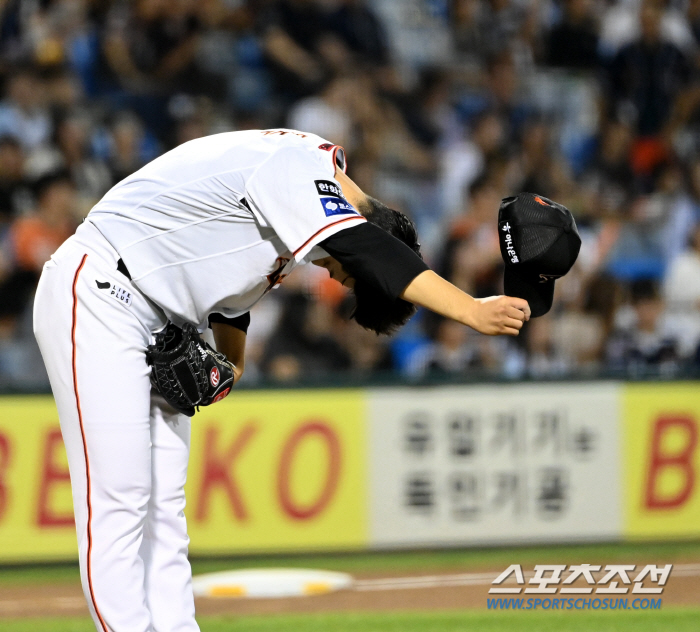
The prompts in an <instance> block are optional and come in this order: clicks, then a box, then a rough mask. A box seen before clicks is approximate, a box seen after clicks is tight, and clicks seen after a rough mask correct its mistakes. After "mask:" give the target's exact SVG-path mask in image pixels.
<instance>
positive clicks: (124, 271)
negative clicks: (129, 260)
mask: <svg viewBox="0 0 700 632" xmlns="http://www.w3.org/2000/svg"><path fill="white" fill-rule="evenodd" d="M117 270H119V272H121V273H122V274H123V275H124V276H125V277H126V278H127V279H129V281H131V275H130V274H129V269H128V268H127V267H126V264H125V263H124V259H119V261H117Z"/></svg>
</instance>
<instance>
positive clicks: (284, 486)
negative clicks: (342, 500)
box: [277, 422, 340, 520]
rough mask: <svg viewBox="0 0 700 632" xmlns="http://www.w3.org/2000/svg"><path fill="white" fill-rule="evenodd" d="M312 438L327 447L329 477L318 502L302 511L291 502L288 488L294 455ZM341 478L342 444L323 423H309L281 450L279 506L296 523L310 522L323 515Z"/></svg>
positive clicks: (296, 431)
mask: <svg viewBox="0 0 700 632" xmlns="http://www.w3.org/2000/svg"><path fill="white" fill-rule="evenodd" d="M310 435H318V436H319V437H321V438H322V439H323V441H324V442H325V444H326V450H327V452H328V470H327V473H326V482H325V484H324V486H323V489H322V490H321V493H320V494H319V495H318V498H317V499H316V500H315V501H314V502H313V503H311V504H310V505H309V506H307V507H302V506H300V505H299V503H297V502H296V501H295V500H294V499H293V498H292V492H291V489H290V485H289V473H290V471H291V469H292V462H293V460H294V454H295V452H296V450H297V448H298V446H299V444H300V443H301V442H302V441H303V440H304V439H305V438H306V437H308V436H310ZM339 477H340V441H338V437H337V435H336V434H335V432H333V429H332V428H330V427H329V426H327V425H326V424H324V423H321V422H310V423H307V424H304V425H303V426H301V427H300V428H297V429H296V430H295V431H294V432H293V433H292V436H291V437H289V439H287V443H285V445H284V448H282V456H281V457H280V465H279V469H278V470H277V494H278V496H279V500H280V504H281V505H282V509H284V512H285V513H286V514H287V515H288V516H290V517H291V518H294V519H295V520H308V519H309V518H313V517H314V516H316V515H318V514H320V513H321V512H322V511H323V510H324V509H325V507H326V505H327V504H328V503H329V502H330V500H331V498H333V494H334V493H335V490H336V487H337V486H338V478H339Z"/></svg>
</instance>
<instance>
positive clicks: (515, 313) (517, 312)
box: [506, 305, 527, 322]
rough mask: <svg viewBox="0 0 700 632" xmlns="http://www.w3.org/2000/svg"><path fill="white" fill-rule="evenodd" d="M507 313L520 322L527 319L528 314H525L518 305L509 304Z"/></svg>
mask: <svg viewBox="0 0 700 632" xmlns="http://www.w3.org/2000/svg"><path fill="white" fill-rule="evenodd" d="M506 314H507V315H508V317H509V318H515V320H519V321H520V322H524V321H525V320H527V315H526V314H525V312H524V311H522V310H521V309H518V308H517V307H513V306H512V305H509V306H508V310H507V312H506Z"/></svg>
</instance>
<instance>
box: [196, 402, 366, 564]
mask: <svg viewBox="0 0 700 632" xmlns="http://www.w3.org/2000/svg"><path fill="white" fill-rule="evenodd" d="M365 399H366V395H365V394H364V393H363V392H362V391H350V390H342V391H341V390H328V391H324V390H317V391H248V392H241V393H238V394H237V397H229V398H227V399H225V400H224V401H223V402H221V404H217V405H216V406H211V407H210V408H202V411H201V412H200V413H198V414H197V415H196V417H195V421H196V423H195V424H193V429H194V427H195V426H196V432H195V431H193V433H192V448H191V452H190V469H189V477H188V482H187V487H186V491H187V498H188V509H187V519H188V528H189V533H190V537H191V539H192V545H191V548H190V550H191V551H192V552H193V553H210V552H230V551H264V550H277V551H280V550H291V549H305V550H311V549H314V550H318V549H331V548H332V549H340V548H359V547H365V546H367V545H368V544H369V536H368V532H369V527H368V523H369V521H368V516H367V512H368V506H369V500H368V494H369V490H368V483H367V470H368V465H367V458H368V457H367V447H366V417H367V414H366V411H365V407H366V405H365Z"/></svg>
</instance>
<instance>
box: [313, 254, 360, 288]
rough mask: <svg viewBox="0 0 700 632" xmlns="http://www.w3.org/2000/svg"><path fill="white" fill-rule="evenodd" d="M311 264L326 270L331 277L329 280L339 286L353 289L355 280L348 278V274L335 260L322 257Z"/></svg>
mask: <svg viewBox="0 0 700 632" xmlns="http://www.w3.org/2000/svg"><path fill="white" fill-rule="evenodd" d="M311 263H313V264H314V265H315V266H319V267H320V268H325V269H326V270H328V274H330V275H331V279H334V280H336V281H338V283H340V284H341V285H344V286H345V287H349V288H353V287H355V279H354V278H353V277H351V276H350V273H349V272H348V271H347V270H346V269H345V268H343V266H342V265H341V264H340V262H339V261H338V260H337V259H334V258H333V257H324V258H323V259H316V260H315V261H312V262H311Z"/></svg>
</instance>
